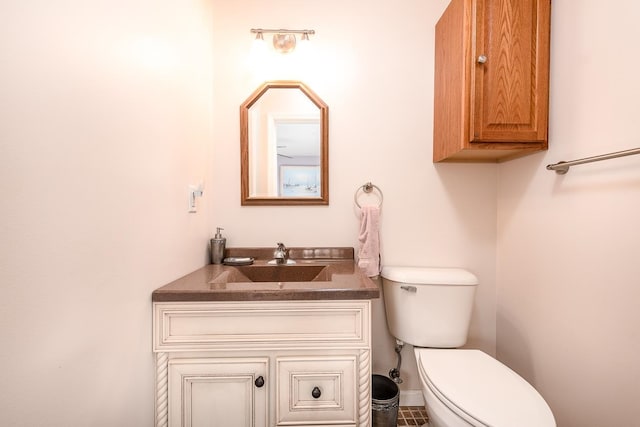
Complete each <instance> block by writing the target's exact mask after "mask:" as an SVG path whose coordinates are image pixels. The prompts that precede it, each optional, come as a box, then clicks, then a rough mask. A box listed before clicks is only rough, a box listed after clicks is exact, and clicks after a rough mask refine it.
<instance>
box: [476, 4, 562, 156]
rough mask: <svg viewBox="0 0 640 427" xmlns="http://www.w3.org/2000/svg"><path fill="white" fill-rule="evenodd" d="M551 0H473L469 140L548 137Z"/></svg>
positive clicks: (543, 139) (510, 139) (535, 139)
mask: <svg viewBox="0 0 640 427" xmlns="http://www.w3.org/2000/svg"><path fill="white" fill-rule="evenodd" d="M550 7H551V5H550V0H476V1H475V8H473V12H474V13H475V20H474V23H475V46H474V47H472V53H471V54H472V64H471V66H472V67H473V71H472V73H471V78H472V84H471V87H472V92H471V105H470V106H471V119H472V128H471V129H470V130H471V133H472V134H471V142H502V141H504V142H540V143H543V144H545V148H546V141H547V120H548V117H547V116H548V113H547V110H548V92H549V77H548V74H549V14H550Z"/></svg>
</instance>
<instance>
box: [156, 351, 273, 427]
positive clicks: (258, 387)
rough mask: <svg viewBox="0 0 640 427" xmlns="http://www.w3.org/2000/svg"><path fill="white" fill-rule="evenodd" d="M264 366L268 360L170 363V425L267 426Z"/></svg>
mask: <svg viewBox="0 0 640 427" xmlns="http://www.w3.org/2000/svg"><path fill="white" fill-rule="evenodd" d="M267 365H268V359H267V358H249V359H242V358H203V359H173V360H170V361H169V366H168V371H169V374H168V376H169V378H168V381H169V426H170V427H204V426H206V427H266V426H267V425H268V423H267V394H268V392H267V390H268V388H269V387H268V385H267V384H266V380H267ZM261 380H262V381H261Z"/></svg>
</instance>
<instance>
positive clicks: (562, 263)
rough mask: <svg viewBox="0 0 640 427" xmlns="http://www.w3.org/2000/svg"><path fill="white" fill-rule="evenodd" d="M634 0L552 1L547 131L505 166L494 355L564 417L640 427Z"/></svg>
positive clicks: (594, 426)
mask: <svg viewBox="0 0 640 427" xmlns="http://www.w3.org/2000/svg"><path fill="white" fill-rule="evenodd" d="M639 16H640V4H638V3H637V2H634V1H631V0H624V1H620V2H617V3H616V5H615V7H611V5H610V4H605V3H602V2H600V1H595V0H586V1H583V2H580V5H579V7H576V3H575V2H569V1H564V0H560V1H554V2H553V10H552V32H551V33H552V37H551V49H552V58H551V117H550V142H549V147H550V148H549V151H548V152H547V153H546V154H542V155H535V156H531V157H527V158H522V159H520V160H517V161H513V162H509V163H505V164H503V165H501V166H500V169H499V183H500V185H499V193H498V200H499V205H498V206H499V207H498V217H499V221H498V224H499V226H498V283H499V287H498V311H497V349H498V357H499V358H500V359H501V360H502V361H504V362H506V363H507V364H508V365H510V366H511V367H513V368H514V369H516V370H517V371H518V372H520V373H521V374H522V375H524V376H525V377H526V378H527V379H529V380H530V381H531V382H532V383H533V384H534V385H535V386H536V387H537V388H538V389H539V390H540V391H541V392H542V394H543V395H544V397H545V399H546V400H547V401H548V402H549V404H550V405H551V408H552V410H553V411H554V413H555V416H556V419H557V421H558V425H559V426H561V427H578V426H579V427H585V426H588V427H608V426H638V425H640V424H639V421H638V417H637V403H638V401H640V387H638V384H639V383H640V365H639V364H638V354H640V334H639V332H638V325H640V311H638V308H637V306H638V301H640V286H639V284H640V280H639V279H638V277H640V264H639V263H638V255H639V254H640V227H639V226H638V218H639V217H640V201H639V200H640V197H639V196H640V173H639V171H640V158H639V157H627V158H623V159H616V160H609V161H606V162H602V163H596V164H589V165H582V166H577V167H574V168H572V169H571V170H570V172H569V173H568V174H567V175H565V176H559V175H556V174H555V173H554V172H550V171H546V170H545V169H544V166H545V165H546V164H549V163H555V162H557V161H560V160H572V159H577V158H582V157H589V156H593V155H598V154H605V153H608V152H613V151H620V150H625V149H629V148H634V147H638V145H639V142H640V140H639V138H638V132H637V122H638V117H640V107H639V106H638V95H639V94H640V80H639V79H638V76H637V70H638V67H639V66H640V60H639V59H638V55H636V52H637V50H638V48H637V40H638V39H640V27H639V26H638V25H637V18H638V17H639Z"/></svg>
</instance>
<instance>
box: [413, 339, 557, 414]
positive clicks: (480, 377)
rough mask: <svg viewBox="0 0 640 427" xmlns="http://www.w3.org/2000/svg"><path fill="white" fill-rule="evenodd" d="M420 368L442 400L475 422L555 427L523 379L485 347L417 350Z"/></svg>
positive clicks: (429, 385)
mask: <svg viewBox="0 0 640 427" xmlns="http://www.w3.org/2000/svg"><path fill="white" fill-rule="evenodd" d="M415 354H416V361H417V363H418V371H419V374H420V376H421V377H422V378H423V380H424V382H425V383H426V384H427V386H428V387H429V388H430V389H431V391H432V392H433V394H435V395H436V396H437V397H438V399H440V401H441V402H442V403H443V404H444V405H445V406H447V407H448V408H449V409H450V410H451V411H453V412H455V413H456V414H457V415H458V416H459V417H460V418H462V419H464V420H465V421H467V422H469V423H471V424H472V425H474V426H491V427H513V426H518V427H555V425H556V424H555V420H554V418H553V414H552V413H551V409H550V408H549V406H548V405H547V403H546V402H545V401H544V399H543V398H542V396H540V394H539V393H538V392H537V391H536V390H535V389H534V388H533V387H532V386H531V385H530V384H529V383H528V382H526V381H525V380H524V379H523V378H522V377H520V376H519V375H518V374H516V373H515V372H514V371H512V370H511V369H509V368H508V367H507V366H505V365H503V364H502V363H500V362H498V361H497V360H496V359H493V358H492V357H490V356H489V355H487V354H485V353H483V352H482V351H480V350H460V349H428V348H416V349H415Z"/></svg>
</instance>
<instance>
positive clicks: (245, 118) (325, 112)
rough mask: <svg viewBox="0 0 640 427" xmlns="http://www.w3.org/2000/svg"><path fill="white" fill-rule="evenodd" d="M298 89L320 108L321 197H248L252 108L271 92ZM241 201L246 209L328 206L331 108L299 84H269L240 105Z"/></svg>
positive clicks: (295, 82)
mask: <svg viewBox="0 0 640 427" xmlns="http://www.w3.org/2000/svg"><path fill="white" fill-rule="evenodd" d="M288 88H289V89H299V90H300V91H302V93H303V94H304V95H306V96H307V98H309V100H311V102H313V103H314V104H315V105H316V106H317V107H318V108H319V109H320V197H251V195H250V194H249V108H251V106H252V105H253V104H255V103H256V102H257V101H258V100H259V99H260V97H261V96H262V95H264V93H265V92H267V91H268V90H269V89H288ZM240 193H241V194H240V201H241V204H242V205H243V206H245V205H257V206H269V205H280V206H281V205H328V204H329V107H328V106H327V104H325V103H324V101H322V99H320V97H318V95H316V94H315V93H314V92H313V91H312V90H311V89H309V87H308V86H306V85H305V84H304V83H302V82H299V81H271V82H266V83H264V84H263V85H261V86H260V87H259V88H258V89H256V90H255V92H253V93H252V94H251V96H249V98H247V100H246V101H245V102H243V103H242V105H240Z"/></svg>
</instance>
